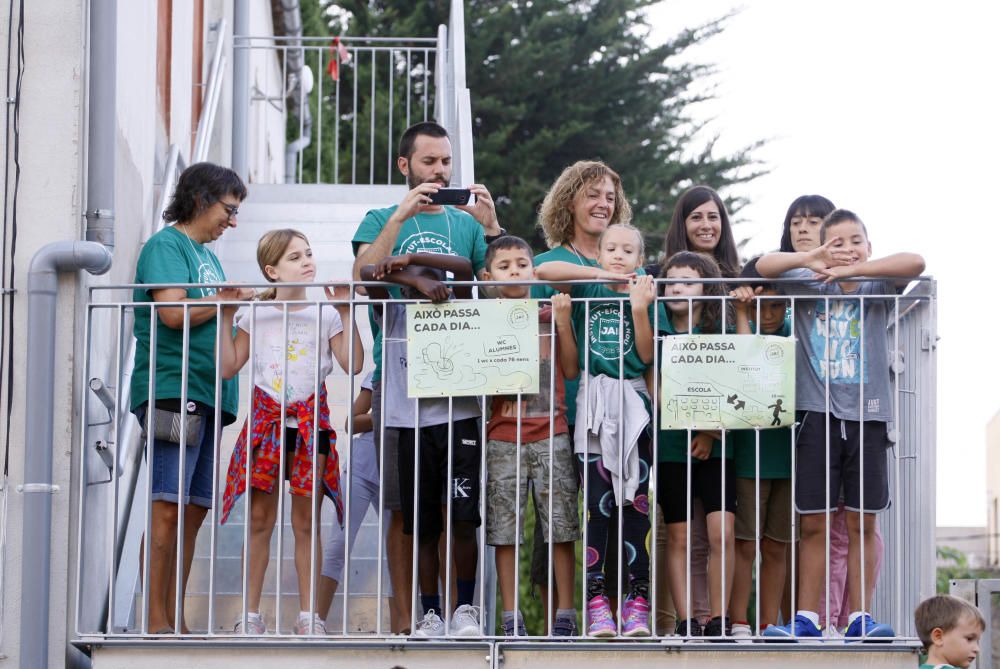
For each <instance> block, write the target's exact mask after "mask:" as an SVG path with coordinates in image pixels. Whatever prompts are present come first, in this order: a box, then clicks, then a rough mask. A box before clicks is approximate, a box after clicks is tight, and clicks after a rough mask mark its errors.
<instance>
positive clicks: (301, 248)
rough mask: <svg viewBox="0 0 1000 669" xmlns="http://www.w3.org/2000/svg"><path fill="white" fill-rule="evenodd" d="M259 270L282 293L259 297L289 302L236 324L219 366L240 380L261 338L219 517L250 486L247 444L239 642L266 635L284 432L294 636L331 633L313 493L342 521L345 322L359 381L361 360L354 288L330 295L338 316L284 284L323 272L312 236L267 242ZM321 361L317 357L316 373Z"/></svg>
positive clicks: (287, 233) (288, 234)
mask: <svg viewBox="0 0 1000 669" xmlns="http://www.w3.org/2000/svg"><path fill="white" fill-rule="evenodd" d="M257 264H258V265H260V270H261V272H262V273H263V274H264V277H265V278H266V279H267V280H268V281H270V282H274V283H276V284H278V285H277V286H275V287H274V288H271V289H268V290H266V291H265V292H263V293H262V294H260V295H259V296H258V298H259V299H260V300H264V301H278V302H292V303H291V304H287V303H286V304H273V305H271V304H268V305H264V306H258V307H256V308H251V309H248V310H246V311H245V312H244V313H242V315H241V317H240V318H239V319H238V321H237V323H236V331H235V335H234V336H233V337H222V353H221V358H222V359H221V360H220V366H221V369H222V375H223V376H224V377H226V378H231V377H233V376H235V375H236V374H237V373H238V372H239V370H240V369H241V368H242V367H243V365H244V364H246V362H247V360H248V359H249V357H250V349H251V336H253V338H254V341H253V352H254V360H253V380H254V389H253V398H252V401H251V403H250V416H249V417H248V419H247V421H246V423H244V425H243V429H242V430H241V431H240V436H239V439H238V440H237V442H236V447H235V449H234V450H233V455H232V459H231V460H230V462H229V472H228V474H227V476H226V491H225V496H224V499H223V508H222V522H223V523H225V522H226V520H227V518H228V517H229V513H230V512H231V511H232V510H233V507H234V506H235V504H236V500H237V498H238V497H239V496H240V495H241V494H242V493H243V492H244V491H245V490H246V487H247V472H246V470H247V457H248V456H247V450H248V444H249V450H250V456H249V457H250V459H249V464H250V467H251V468H252V472H251V484H250V485H251V487H252V490H251V493H250V495H251V497H250V513H249V516H250V517H249V519H248V522H249V524H250V547H249V558H248V562H249V565H248V567H247V568H248V570H249V574H248V583H249V586H248V588H249V590H248V592H247V617H246V625H245V627H244V624H243V620H242V619H241V620H240V621H239V622H237V623H236V626H235V631H236V632H237V633H242V634H264V633H266V632H267V626H266V624H265V622H264V619H263V618H262V617H261V614H260V598H261V590H262V588H263V585H264V573H265V571H266V570H267V563H268V558H269V553H270V543H271V534H272V533H273V531H274V524H275V520H276V519H277V513H278V494H277V493H280V491H281V486H280V485H277V486H276V482H277V481H278V476H279V471H278V469H279V465H280V463H281V460H282V458H281V455H282V454H281V444H282V441H281V436H282V432H281V430H282V428H283V429H284V448H285V455H284V463H285V472H284V477H285V478H286V479H287V480H288V481H289V492H291V494H292V531H293V534H294V536H295V570H296V573H297V575H298V586H299V609H300V613H299V617H298V621H297V622H296V625H295V633H296V634H325V633H326V629H325V626H324V623H323V620H322V618H321V617H320V616H319V615H317V614H316V613H315V612H314V611H315V608H316V607H315V606H313V605H312V604H311V603H310V590H311V587H310V580H312V581H313V582H314V583H316V582H318V581H319V569H320V567H321V565H322V563H323V559H322V548H321V544H320V538H319V522H318V521H317V522H316V528H317V529H316V534H315V535H313V534H312V526H313V514H316V513H318V512H319V507H320V501H321V500H322V497H320V496H318V495H317V496H316V497H315V498H314V497H313V490H314V488H317V489H319V490H322V491H323V493H325V494H326V495H327V496H329V497H330V498H331V499H332V500H333V502H334V505H335V507H336V510H337V517H338V520H342V510H341V496H340V480H339V469H340V468H339V462H338V457H337V448H336V444H337V435H336V432H334V430H333V427H332V426H331V425H330V409H329V407H328V405H327V394H326V385H325V383H324V379H325V378H326V377H327V375H329V374H330V372H331V371H332V370H333V358H334V357H336V359H337V362H338V363H339V365H340V367H341V369H343V370H344V371H345V372H346V371H347V370H348V367H349V364H350V362H351V360H350V358H351V346H352V344H351V339H350V338H348V337H345V336H344V328H345V326H344V323H345V321H346V322H347V323H348V326H347V327H348V328H349V329H350V333H351V337H353V340H354V341H353V349H354V356H353V357H354V359H353V370H352V371H353V373H354V374H357V373H359V372H360V371H361V368H362V364H363V362H364V353H363V349H362V345H361V339H360V336H359V334H358V329H357V327H356V325H355V323H354V318H353V315H352V313H351V307H350V305H349V304H348V303H347V302H346V299H347V297H348V295H349V288H347V287H346V286H337V287H333V288H330V287H327V288H325V292H326V296H327V298H328V299H330V300H335V301H339V300H345V301H342V302H338V303H335V304H334V305H332V307H331V306H325V305H324V306H320V305H318V304H316V303H306V302H305V300H306V287H305V286H301V285H299V286H283V285H281V284H284V283H306V282H311V281H313V280H314V279H315V276H316V264H315V262H314V261H313V255H312V249H311V248H310V247H309V240H308V239H306V236H305V235H303V234H302V233H301V232H298V231H296V230H289V229H281V230H272V231H271V232H269V233H267V234H266V235H264V236H263V237H262V238H261V240H260V242H259V243H258V245H257ZM296 302H297V303H296ZM235 316H236V305H227V306H226V307H224V308H223V311H222V327H223V328H224V329H223V332H233V320H234V318H235ZM317 324H318V326H319V332H318V333H317V332H316V328H317ZM286 328H287V330H286ZM317 355H319V358H320V360H319V366H318V371H317V362H316V356H317ZM317 373H318V375H319V378H318V379H317V378H316V374H317ZM348 373H351V372H348ZM317 388H318V389H319V390H318V395H319V402H318V403H317V402H316V399H317V398H316V395H317V390H316V389H317ZM282 398H284V401H282ZM282 404H284V406H282ZM282 412H283V413H284V415H282ZM314 471H315V472H317V473H318V475H319V476H320V477H321V481H319V482H318V483H317V484H316V485H314V483H313V472H314ZM276 488H277V493H276ZM311 551H312V553H313V554H314V555H313V556H311V554H310V552H311ZM313 557H314V559H313V562H312V564H313V568H314V570H315V572H316V573H315V578H313V579H311V578H310V560H311V559H312V558H313Z"/></svg>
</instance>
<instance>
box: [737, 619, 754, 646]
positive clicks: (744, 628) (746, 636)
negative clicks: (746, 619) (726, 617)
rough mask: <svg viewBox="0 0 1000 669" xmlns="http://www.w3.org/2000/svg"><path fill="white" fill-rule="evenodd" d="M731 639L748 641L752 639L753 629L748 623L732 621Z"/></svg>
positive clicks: (740, 641)
mask: <svg viewBox="0 0 1000 669" xmlns="http://www.w3.org/2000/svg"><path fill="white" fill-rule="evenodd" d="M733 639H735V640H736V643H750V641H751V639H753V630H752V629H751V628H750V625H747V624H744V623H733Z"/></svg>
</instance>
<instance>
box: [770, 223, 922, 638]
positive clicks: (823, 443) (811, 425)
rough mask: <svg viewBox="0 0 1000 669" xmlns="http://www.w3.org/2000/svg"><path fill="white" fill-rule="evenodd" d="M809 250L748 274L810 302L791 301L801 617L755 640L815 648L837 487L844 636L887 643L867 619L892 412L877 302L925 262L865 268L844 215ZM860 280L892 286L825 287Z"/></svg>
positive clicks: (866, 254) (898, 260) (859, 234)
mask: <svg viewBox="0 0 1000 669" xmlns="http://www.w3.org/2000/svg"><path fill="white" fill-rule="evenodd" d="M820 241H821V242H822V245H821V246H819V247H817V248H815V249H813V250H812V251H808V252H796V253H770V254H768V255H765V256H764V257H762V258H761V259H760V260H759V261H758V262H757V270H758V271H759V272H760V274H761V275H762V276H764V277H767V278H775V277H779V276H780V277H783V278H795V279H799V280H801V283H794V284H782V285H783V288H784V289H785V290H786V291H787V292H789V293H793V294H806V295H814V296H816V298H818V299H809V300H801V301H800V302H801V303H800V304H797V305H796V307H797V308H796V309H794V313H795V333H796V336H797V339H798V347H797V354H796V357H797V360H796V369H797V374H796V377H797V378H796V404H797V406H796V422H797V423H798V427H797V431H798V434H797V439H796V447H797V457H796V471H795V477H796V491H795V505H796V507H797V510H798V511H799V513H800V514H801V529H802V539H801V543H802V550H801V560H800V563H799V564H800V572H799V584H800V585H799V598H798V601H799V606H800V609H799V611H797V613H796V616H795V619H794V620H793V621H792V622H791V623H789V624H788V625H784V626H781V627H777V626H775V627H769V628H768V629H767V630H765V631H764V636H768V637H806V638H810V637H820V636H822V631H821V629H820V626H819V615H818V613H817V609H818V608H819V602H820V596H821V588H822V587H823V584H824V583H825V582H826V578H825V569H826V568H827V566H826V562H825V555H826V551H825V542H826V539H825V527H826V522H825V514H827V513H832V512H833V511H835V510H836V508H837V497H836V495H837V491H839V490H840V489H841V486H843V492H844V499H845V503H846V504H845V505H846V507H847V510H848V516H847V521H848V522H847V527H848V536H849V548H848V583H849V584H850V592H849V600H850V601H849V604H850V607H851V610H852V611H853V612H852V613H851V615H850V617H849V622H848V626H847V630H846V633H845V636H846V637H847V638H848V639H850V638H861V637H865V638H868V637H892V636H895V633H894V632H893V630H892V628H891V627H890V626H889V625H885V624H881V623H877V622H876V621H874V620H873V619H872V617H871V615H870V614H869V613H868V610H869V607H870V605H871V600H872V595H873V593H874V589H875V560H874V558H875V555H876V547H875V543H874V542H875V525H876V515H875V514H876V513H878V512H879V511H883V510H885V509H886V508H888V507H889V503H890V500H889V486H888V462H887V453H886V449H887V447H888V445H889V441H888V435H887V423H888V422H889V421H890V420H892V418H893V411H892V395H891V384H890V377H889V348H888V340H887V335H886V327H887V325H888V314H889V312H890V310H891V308H892V305H893V302H894V300H893V299H892V298H891V297H889V298H886V297H883V296H891V295H895V294H896V293H897V292H899V291H902V290H903V289H904V288H905V287H906V285H907V284H908V283H909V281H910V278H911V277H917V276H919V275H920V273H921V272H922V271H923V270H924V260H923V258H922V257H920V256H919V255H917V254H914V253H897V254H894V255H890V256H887V257H884V258H879V259H875V260H870V259H869V258H870V256H871V243H870V242H869V241H868V232H867V230H866V228H865V226H864V224H863V223H862V222H861V219H860V218H858V216H857V215H856V214H854V213H852V212H850V211H847V210H846V209H838V210H836V211H833V212H831V213H830V215H829V216H827V217H826V219H824V221H823V227H822V230H821V232H820ZM860 277H867V278H873V277H903V278H897V279H895V280H893V279H889V278H883V279H882V280H878V281H847V282H844V281H842V282H835V281H834V280H835V279H855V278H860ZM827 391H828V392H827ZM828 457H829V460H828V459H827V458H828ZM862 464H863V467H862ZM862 545H863V554H864V558H865V559H864V564H862ZM862 583H864V588H863V590H864V592H862Z"/></svg>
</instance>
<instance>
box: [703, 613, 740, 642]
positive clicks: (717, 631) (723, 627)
mask: <svg viewBox="0 0 1000 669" xmlns="http://www.w3.org/2000/svg"><path fill="white" fill-rule="evenodd" d="M704 634H705V636H717V637H731V636H732V635H733V629H732V627H730V625H729V618H727V617H725V616H715V617H714V618H712V619H711V620H709V621H708V624H707V625H705V630H704ZM720 641H729V639H726V638H723V639H720Z"/></svg>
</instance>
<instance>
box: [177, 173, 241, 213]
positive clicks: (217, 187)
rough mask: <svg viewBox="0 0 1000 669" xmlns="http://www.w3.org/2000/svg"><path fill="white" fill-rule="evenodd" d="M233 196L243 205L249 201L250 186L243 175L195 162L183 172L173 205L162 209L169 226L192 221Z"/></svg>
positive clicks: (178, 180)
mask: <svg viewBox="0 0 1000 669" xmlns="http://www.w3.org/2000/svg"><path fill="white" fill-rule="evenodd" d="M226 195H232V196H233V197H235V198H236V199H238V200H239V201H240V202H242V201H243V200H245V199H246V196H247V187H246V185H244V183H243V179H241V178H240V175H239V174H237V173H236V172H234V171H233V170H231V169H229V168H228V167H223V166H222V165H216V164H214V163H195V164H194V165H192V166H191V167H189V168H187V169H186V170H184V171H183V172H181V176H180V178H178V179H177V187H176V188H175V189H174V196H173V197H172V198H171V200H170V204H169V205H167V208H166V209H164V210H163V220H164V221H166V222H167V223H186V222H188V221H191V220H193V219H194V218H196V217H197V216H198V214H200V213H202V212H203V211H205V210H206V209H208V208H209V207H211V206H212V205H213V204H215V203H216V202H219V201H220V200H221V199H222V198H223V197H224V196H226Z"/></svg>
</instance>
